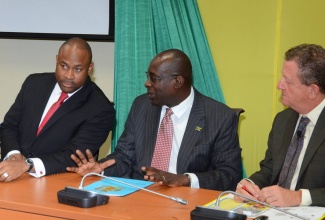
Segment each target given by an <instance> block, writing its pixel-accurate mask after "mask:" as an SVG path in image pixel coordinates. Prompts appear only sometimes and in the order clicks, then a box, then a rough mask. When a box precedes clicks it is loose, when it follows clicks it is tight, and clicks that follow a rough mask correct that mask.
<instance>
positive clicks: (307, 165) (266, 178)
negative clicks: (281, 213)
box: [236, 44, 325, 206]
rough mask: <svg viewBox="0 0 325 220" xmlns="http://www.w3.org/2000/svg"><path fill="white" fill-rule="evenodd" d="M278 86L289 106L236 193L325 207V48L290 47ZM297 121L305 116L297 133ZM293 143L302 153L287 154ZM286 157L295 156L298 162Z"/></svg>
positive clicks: (281, 202)
mask: <svg viewBox="0 0 325 220" xmlns="http://www.w3.org/2000/svg"><path fill="white" fill-rule="evenodd" d="M277 87H278V89H279V90H281V91H282V103H283V104H284V105H285V106H288V107H289V108H288V109H286V110H284V111H282V112H280V113H278V114H277V116H276V117H275V119H274V122H273V126H272V130H271V132H270V135H269V140H268V149H267V151H266V154H265V158H264V160H262V161H261V163H260V167H261V169H260V171H258V172H256V173H254V174H253V175H252V176H251V177H250V178H249V179H246V180H242V181H240V183H239V184H238V187H237V192H239V193H242V194H245V195H246V196H251V195H250V194H249V193H248V192H247V191H249V192H250V193H251V194H252V195H254V196H255V197H257V198H258V199H259V200H260V201H262V202H266V203H268V204H270V205H273V206H299V205H314V206H325V163H324V158H325V110H324V106H325V50H324V48H322V47H321V46H319V45H313V44H302V45H299V46H296V47H293V48H291V49H289V50H288V51H287V52H286V54H285V61H284V64H283V68H282V78H281V79H280V81H279V83H278V86H277ZM300 118H305V119H306V118H308V120H307V121H306V124H307V126H306V128H305V129H303V130H299V129H300V127H299V126H298V122H299V121H300ZM309 120H310V121H309ZM308 121H309V122H308ZM296 130H297V132H296V134H295V131H296ZM294 134H295V135H296V137H295V135H294ZM291 139H292V140H297V139H298V140H301V144H300V145H298V146H300V147H301V152H300V154H299V153H297V152H296V153H292V152H295V151H291V150H290V147H289V145H293V143H294V142H295V141H291ZM290 142H292V144H290ZM297 149H299V147H298V148H297ZM290 155H297V157H296V161H297V163H295V160H294V159H293V158H294V157H291V156H290ZM289 159H290V160H289ZM287 162H289V163H287ZM288 168H291V169H288ZM291 173H292V174H291ZM290 174H291V176H292V177H291V178H290ZM284 183H288V184H287V185H286V184H284ZM255 184H256V185H255ZM243 186H245V187H246V189H247V191H245V190H244V189H243ZM245 187H244V188H245ZM236 200H237V201H243V199H242V198H239V197H236Z"/></svg>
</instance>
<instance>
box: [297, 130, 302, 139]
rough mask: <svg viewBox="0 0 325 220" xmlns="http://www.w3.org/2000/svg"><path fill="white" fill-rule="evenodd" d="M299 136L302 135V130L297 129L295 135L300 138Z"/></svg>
mask: <svg viewBox="0 0 325 220" xmlns="http://www.w3.org/2000/svg"><path fill="white" fill-rule="evenodd" d="M301 136H302V131H300V130H297V137H298V138H301Z"/></svg>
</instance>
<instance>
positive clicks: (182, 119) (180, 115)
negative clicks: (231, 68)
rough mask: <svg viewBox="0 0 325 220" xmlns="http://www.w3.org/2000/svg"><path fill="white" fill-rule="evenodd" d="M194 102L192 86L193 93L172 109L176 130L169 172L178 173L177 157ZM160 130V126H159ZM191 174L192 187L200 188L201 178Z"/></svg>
mask: <svg viewBox="0 0 325 220" xmlns="http://www.w3.org/2000/svg"><path fill="white" fill-rule="evenodd" d="M193 102H194V89H193V87H192V88H191V93H190V95H189V96H188V97H187V98H186V99H185V100H184V101H183V102H181V103H180V104H179V105H177V106H174V107H172V108H171V109H172V110H173V113H174V114H172V115H171V120H172V121H173V127H174V132H173V144H172V150H171V154H170V161H169V168H168V172H170V173H174V174H176V173H177V167H176V166H177V157H178V152H179V149H180V147H181V144H182V140H183V136H184V133H185V129H186V125H187V122H188V118H189V116H190V113H191V109H192V106H193ZM166 108H168V107H167V106H165V105H164V106H162V108H161V114H160V122H159V124H160V123H161V121H162V119H163V117H164V115H165V113H166ZM158 130H159V128H158ZM186 174H188V175H189V176H190V178H191V187H192V188H200V185H199V180H198V178H197V176H196V175H195V174H193V173H186Z"/></svg>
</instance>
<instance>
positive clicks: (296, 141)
mask: <svg viewBox="0 0 325 220" xmlns="http://www.w3.org/2000/svg"><path fill="white" fill-rule="evenodd" d="M309 121H310V120H309V118H307V117H301V119H300V121H299V125H298V128H297V130H296V133H295V135H294V136H293V137H292V140H291V143H290V146H289V148H288V151H287V155H286V158H285V160H284V164H283V167H282V170H281V173H280V177H279V183H278V185H279V186H281V187H283V188H286V189H290V185H291V181H292V178H293V175H294V173H295V170H296V167H297V162H298V158H299V155H300V152H301V149H302V146H303V145H304V136H305V130H306V126H307V124H308V123H309Z"/></svg>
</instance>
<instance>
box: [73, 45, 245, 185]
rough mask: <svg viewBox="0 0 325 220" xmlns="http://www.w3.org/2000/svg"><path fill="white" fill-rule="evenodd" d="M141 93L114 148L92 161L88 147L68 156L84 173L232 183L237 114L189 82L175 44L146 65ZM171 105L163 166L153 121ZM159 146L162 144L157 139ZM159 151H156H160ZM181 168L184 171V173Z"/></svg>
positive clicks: (236, 167) (237, 165)
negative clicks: (157, 157)
mask: <svg viewBox="0 0 325 220" xmlns="http://www.w3.org/2000/svg"><path fill="white" fill-rule="evenodd" d="M146 74H147V81H146V82H145V87H146V88H147V91H148V92H147V94H143V95H140V96H139V97H137V98H136V99H135V101H134V102H133V105H132V107H131V110H130V113H129V116H128V118H127V121H126V123H125V130H124V132H123V134H122V135H121V137H120V139H119V141H118V144H117V147H116V149H115V151H114V152H113V153H112V154H110V155H108V156H107V157H106V158H104V159H103V160H101V161H100V163H96V162H95V161H94V160H93V159H92V155H91V153H90V152H89V151H87V152H86V154H87V157H85V156H84V154H83V152H81V151H77V152H76V153H77V155H72V158H73V159H74V161H75V162H76V163H77V165H78V166H79V167H68V168H67V169H68V170H69V171H74V172H77V173H79V174H81V175H85V174H87V173H89V172H97V173H100V172H102V171H104V174H105V175H107V176H124V177H131V178H136V179H143V178H145V179H147V180H151V181H155V182H158V183H159V184H162V185H168V186H191V187H200V188H206V189H216V190H227V189H235V187H236V184H237V182H238V181H239V180H240V178H241V177H242V167H241V148H240V147H239V141H238V135H237V123H238V119H237V116H236V114H235V113H234V112H233V111H232V110H231V109H230V108H229V107H227V106H226V105H224V104H222V103H219V102H217V101H215V100H213V99H211V98H208V97H206V96H203V95H202V94H201V93H199V92H198V91H197V90H196V89H195V88H193V87H192V66H191V62H190V60H189V58H188V57H187V56H186V54H185V53H183V52H182V51H180V50H177V49H171V50H166V51H163V52H161V53H160V54H158V55H157V56H156V57H155V58H154V59H153V60H152V61H151V63H150V66H149V68H148V72H147V73H146ZM166 109H171V110H172V112H173V114H172V115H171V116H170V117H171V120H172V124H173V135H172V137H173V139H172V149H171V153H168V155H163V156H166V159H167V160H168V161H169V162H168V166H167V169H166V170H163V169H160V168H158V165H154V166H153V164H154V162H153V161H154V159H153V155H154V154H155V153H154V151H156V149H157V147H156V148H155V145H156V144H157V143H156V142H158V141H157V139H158V138H157V133H158V130H159V124H160V122H161V121H162V120H163V117H164V115H165V112H166ZM163 147H166V146H165V145H163ZM163 156H162V157H163ZM184 174H186V175H184Z"/></svg>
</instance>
